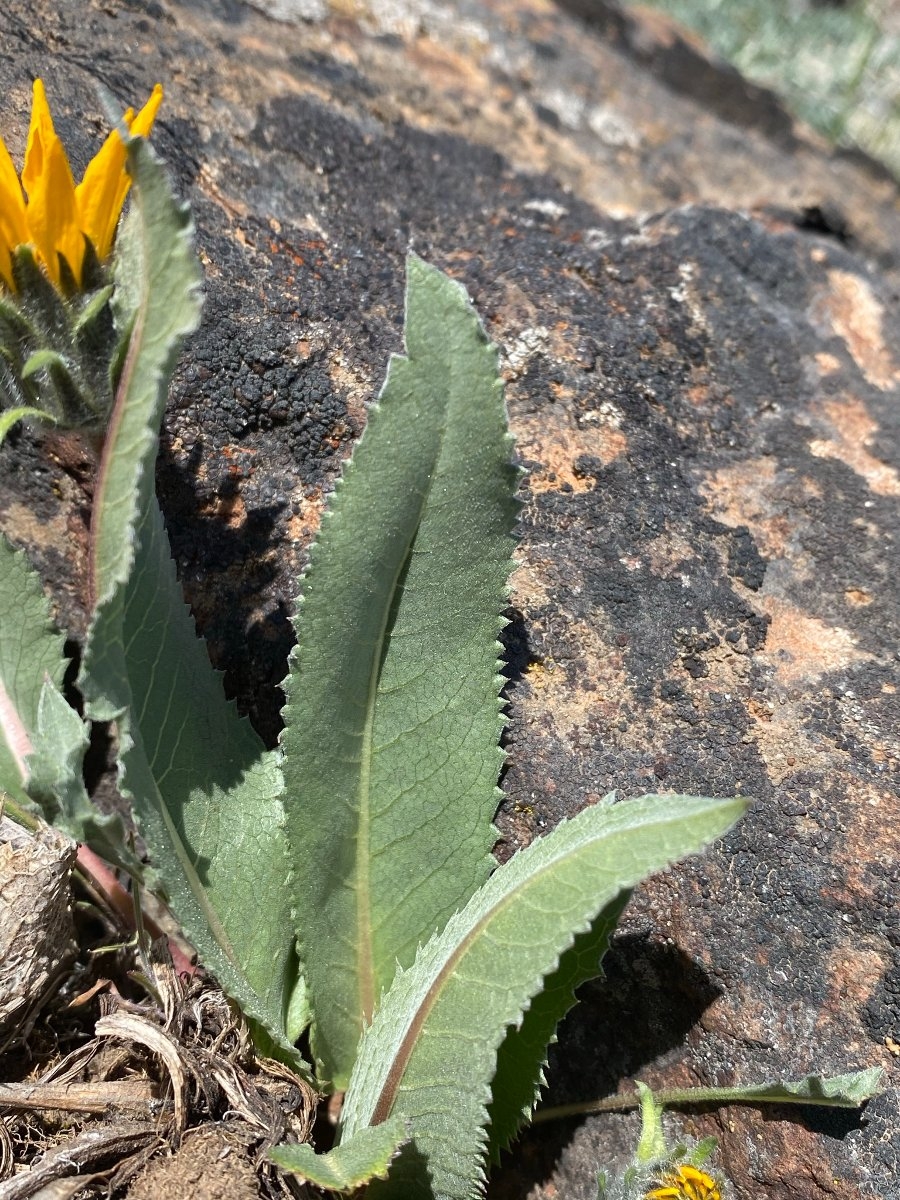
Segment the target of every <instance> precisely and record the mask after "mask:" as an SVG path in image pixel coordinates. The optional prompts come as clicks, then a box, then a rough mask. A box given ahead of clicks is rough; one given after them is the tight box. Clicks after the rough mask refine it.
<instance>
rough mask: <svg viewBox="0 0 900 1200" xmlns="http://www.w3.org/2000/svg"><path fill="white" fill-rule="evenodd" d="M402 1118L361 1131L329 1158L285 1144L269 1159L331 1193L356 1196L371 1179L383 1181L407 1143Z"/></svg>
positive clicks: (305, 1148) (272, 1153)
mask: <svg viewBox="0 0 900 1200" xmlns="http://www.w3.org/2000/svg"><path fill="white" fill-rule="evenodd" d="M408 1136H409V1135H408V1134H407V1131H406V1122H405V1120H404V1119H403V1117H402V1116H396V1117H390V1118H389V1119H388V1120H387V1121H385V1122H384V1124H383V1125H378V1126H377V1127H375V1128H372V1127H369V1128H366V1129H360V1131H359V1133H357V1134H356V1136H355V1137H352V1138H348V1140H347V1141H346V1142H343V1143H342V1144H341V1145H340V1146H337V1147H336V1148H335V1149H334V1150H331V1151H329V1153H328V1154H316V1152H315V1151H314V1150H313V1148H312V1146H308V1145H301V1146H291V1145H288V1144H287V1143H284V1144H282V1145H280V1146H276V1147H275V1148H274V1150H270V1151H269V1158H270V1159H271V1161H272V1162H273V1163H275V1164H276V1166H279V1167H281V1168H282V1170H285V1171H292V1172H294V1174H296V1175H301V1176H302V1177H303V1178H304V1179H306V1180H308V1181H309V1182H310V1183H315V1184H318V1186H319V1187H322V1188H328V1189H329V1190H330V1191H332V1192H353V1191H356V1189H357V1188H359V1187H362V1185H363V1184H364V1183H369V1181H370V1180H372V1179H384V1178H385V1176H386V1175H387V1172H388V1167H389V1166H390V1165H391V1162H392V1161H393V1160H394V1158H395V1156H396V1154H397V1151H398V1150H399V1149H400V1147H401V1146H402V1145H403V1144H404V1143H405V1142H406V1141H407V1140H408Z"/></svg>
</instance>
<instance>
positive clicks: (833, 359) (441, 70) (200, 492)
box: [0, 0, 900, 1200]
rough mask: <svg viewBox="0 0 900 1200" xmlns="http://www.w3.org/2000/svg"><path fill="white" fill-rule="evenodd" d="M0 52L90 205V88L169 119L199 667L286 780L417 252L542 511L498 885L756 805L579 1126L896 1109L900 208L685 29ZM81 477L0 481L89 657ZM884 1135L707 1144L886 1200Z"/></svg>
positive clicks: (110, 31)
mask: <svg viewBox="0 0 900 1200" xmlns="http://www.w3.org/2000/svg"><path fill="white" fill-rule="evenodd" d="M0 32H2V34H3V45H4V49H5V52H6V53H5V54H4V56H3V57H2V59H0V82H2V94H3V96H4V103H3V114H2V122H3V133H4V137H5V138H6V140H7V142H8V144H9V145H10V147H11V149H12V150H13V153H14V155H18V154H20V153H21V150H22V148H23V146H24V139H25V132H26V129H27V118H28V109H29V99H30V82H31V78H32V77H33V76H34V75H36V74H40V75H42V76H43V78H44V79H45V81H46V84H47V90H48V93H49V94H50V97H51V103H52V105H53V107H54V112H55V114H57V126H58V129H59V131H60V133H61V134H62V136H63V138H64V140H65V142H66V144H67V145H68V146H69V147H72V153H73V158H74V159H75V160H76V162H77V165H78V167H81V166H83V164H84V162H85V161H86V160H87V157H88V156H89V154H90V153H91V147H92V145H93V144H94V143H95V140H96V138H97V137H98V136H99V134H100V131H101V129H102V126H103V120H102V109H101V106H100V103H99V101H98V100H97V99H96V90H95V83H96V82H100V83H102V84H103V85H104V86H105V87H106V88H107V89H109V91H111V92H112V93H113V94H114V95H115V96H116V97H118V98H120V99H121V100H122V101H123V102H134V101H141V100H142V99H143V98H144V97H145V96H146V95H147V93H148V92H149V90H150V87H151V86H152V84H153V83H154V82H156V81H157V80H161V81H162V82H163V83H164V85H165V87H166V90H167V99H166V104H165V108H164V111H163V114H162V116H161V119H160V123H159V125H158V128H157V131H156V133H155V134H154V141H155V143H156V146H157V148H158V150H159V151H160V152H161V154H162V155H163V157H164V158H165V159H166V161H167V162H168V163H169V164H170V166H171V169H172V171H173V173H174V175H175V176H176V178H177V181H178V184H179V187H180V188H181V190H182V192H183V194H184V195H185V196H186V197H187V198H188V199H189V200H190V203H191V205H192V207H193V210H194V213H195V217H196V222H197V227H198V242H199V246H200V250H201V254H202V257H203V261H204V265H205V269H206V275H207V289H208V298H207V305H206V310H205V319H204V324H203V327H202V329H201V331H200V332H199V334H198V335H197V336H196V337H195V338H194V340H193V342H192V344H191V346H190V348H189V351H188V353H187V354H186V355H185V359H184V363H183V365H182V368H181V370H180V373H179V376H178V379H177V383H176V387H175V389H174V392H173V396H172V399H171V405H170V410H169V413H168V415H167V420H166V428H165V436H164V441H163V446H162V453H161V457H160V465H159V474H158V480H159V488H160V494H161V498H162V502H163V507H164V509H165V512H166V514H167V518H168V521H169V526H170V532H171V536H172V541H173V546H174V550H175V554H176V557H177V559H178V562H179V566H180V569H181V573H182V577H183V579H184V582H185V587H186V590H187V592H188V595H189V597H190V599H191V601H192V603H193V606H194V610H195V613H196V615H197V618H198V622H199V625H200V627H201V629H202V630H203V631H204V633H205V635H206V637H207V638H208V639H209V644H210V649H211V652H212V654H213V657H214V659H215V661H216V662H217V663H218V665H220V666H222V667H223V668H224V669H225V670H226V680H227V685H228V687H229V688H230V690H231V692H232V693H233V694H235V695H236V696H237V697H238V700H239V703H240V705H241V706H242V707H243V709H244V710H245V711H247V712H249V713H250V714H251V716H252V718H253V719H254V721H255V722H256V724H257V726H258V728H259V729H260V730H261V731H262V732H263V734H264V735H265V736H266V737H267V738H268V739H270V740H272V739H274V738H275V736H276V735H277V730H278V706H279V700H278V697H277V695H275V694H273V690H272V687H273V684H275V683H276V682H277V681H278V680H279V679H280V677H281V675H282V673H283V670H284V662H285V658H286V655H287V651H288V648H289V644H290V632H289V627H288V624H287V615H288V612H289V611H290V605H291V600H292V597H293V595H294V592H295V587H296V584H295V579H296V573H297V571H298V569H299V567H300V566H301V565H302V562H303V558H304V551H305V547H306V546H307V545H308V542H309V539H310V537H311V536H312V533H313V531H314V529H315V527H316V523H317V520H318V515H319V512H320V510H321V503H322V497H323V495H324V494H325V493H326V492H327V490H328V488H329V487H330V486H331V484H332V482H333V480H334V478H335V475H336V472H337V471H338V469H339V465H340V462H341V460H342V458H343V457H344V456H345V455H346V453H347V452H348V451H349V448H350V446H351V444H352V440H353V438H354V436H355V435H356V434H357V433H358V431H359V430H360V428H361V426H362V424H363V423H364V419H365V409H364V404H365V402H366V401H367V400H368V399H370V398H371V397H372V395H373V394H374V392H375V391H377V388H378V386H379V383H380V380H381V378H382V376H383V372H384V369H385V362H386V357H387V354H388V353H389V352H390V351H391V350H397V349H399V330H400V326H401V320H402V311H401V306H402V283H403V256H404V254H405V251H406V249H407V246H408V245H410V244H412V245H413V246H414V247H415V249H417V250H418V251H419V252H420V253H422V254H424V255H425V256H426V257H428V258H430V259H431V260H432V261H434V262H435V263H437V264H438V265H440V266H441V267H443V268H445V269H447V270H449V271H450V272H452V273H453V274H454V275H456V276H457V277H458V278H460V279H461V280H462V281H463V282H464V283H465V284H466V286H467V287H468V289H469V290H470V292H471V294H472V296H473V299H474V300H475V302H476V304H477V305H478V307H479V309H480V311H481V312H482V314H483V315H484V317H485V319H486V322H487V324H488V327H489V329H490V332H491V334H492V336H493V337H494V338H495V339H496V341H497V342H498V343H499V344H500V345H501V347H503V350H504V370H505V374H506V378H507V381H508V399H509V407H510V416H511V422H512V426H513V429H514V431H515V433H516V435H517V437H518V440H519V449H520V453H521V455H522V457H523V460H524V462H525V465H526V466H527V467H528V469H529V476H528V480H527V483H526V485H525V487H524V496H525V500H526V504H525V508H524V511H523V519H522V543H521V550H520V559H521V566H520V567H519V570H518V571H517V574H516V576H515V580H514V597H513V600H514V604H515V607H516V614H517V615H516V620H515V622H514V624H513V626H512V629H511V634H510V639H509V641H510V661H511V676H512V682H511V685H510V699H511V702H512V709H511V711H512V726H511V731H510V747H511V751H512V759H511V765H510V768H509V771H508V773H507V776H506V780H505V789H506V799H505V801H504V803H503V806H502V808H501V811H500V814H499V817H498V823H499V826H500V829H501V833H502V839H503V840H502V843H501V845H500V847H499V852H500V853H501V855H503V856H506V855H508V854H509V853H510V852H511V851H512V849H513V848H515V847H516V846H518V845H520V844H522V843H524V842H527V841H528V840H529V839H531V838H532V837H533V836H535V835H536V834H539V833H540V832H541V831H542V830H545V829H547V828H548V827H550V826H552V825H553V824H554V823H555V822H556V821H558V820H559V819H560V818H561V817H562V816H564V815H566V814H571V813H574V812H576V811H577V810H579V809H580V808H581V807H582V806H583V805H585V804H587V803H590V802H591V801H592V800H594V799H596V798H597V797H599V796H601V795H603V794H604V793H606V792H608V791H610V790H611V789H614V788H615V789H618V790H619V791H620V793H621V794H622V795H624V796H630V795H635V794H639V793H641V792H644V791H652V790H655V789H658V788H664V789H666V790H677V791H685V792H688V791H695V792H701V793H706V794H734V793H737V792H742V793H745V794H747V795H750V796H752V797H753V798H754V799H755V805H754V807H753V809H752V811H751V813H750V815H749V816H748V817H747V818H746V820H745V821H744V822H743V823H742V825H741V826H740V827H739V828H738V829H737V830H736V831H735V832H734V833H733V834H732V835H731V836H730V837H729V838H727V839H726V841H725V842H724V843H723V844H722V845H721V846H720V847H718V848H717V849H716V850H715V851H714V852H713V853H710V854H709V855H707V856H706V857H705V858H704V859H702V860H695V861H693V862H691V863H688V864H687V865H686V866H683V867H682V868H680V869H679V870H677V871H674V872H672V873H671V874H669V875H666V876H665V877H662V878H657V879H655V880H653V881H651V882H650V883H649V884H648V885H647V886H646V887H644V888H642V889H641V890H640V892H639V894H638V895H637V896H636V898H635V900H634V902H633V904H632V906H631V908H630V910H629V913H628V915H627V918H626V921H625V924H624V926H623V930H622V933H621V935H620V936H619V938H618V940H617V944H616V947H615V949H614V951H613V952H612V953H611V955H610V956H609V958H608V961H607V968H608V978H607V981H606V982H605V983H603V984H597V985H595V986H594V987H593V988H591V989H589V993H588V995H587V996H586V999H585V1002H584V1003H583V1004H582V1006H580V1008H579V1009H578V1010H577V1011H576V1013H575V1014H574V1015H573V1018H572V1019H570V1020H569V1022H567V1024H566V1026H565V1028H564V1030H563V1033H562V1036H561V1041H560V1046H559V1048H558V1053H556V1054H555V1055H554V1063H553V1069H552V1081H553V1093H552V1099H553V1100H556V1101H557V1102H562V1101H568V1100H574V1099H589V1098H591V1097H594V1096H598V1095H602V1094H604V1093H606V1092H608V1091H610V1090H613V1089H614V1088H615V1087H616V1086H617V1085H618V1084H619V1083H620V1082H621V1081H623V1080H624V1079H627V1078H631V1077H633V1076H634V1075H636V1074H638V1075H640V1077H641V1078H643V1079H645V1080H646V1081H647V1082H650V1083H652V1084H655V1085H680V1084H687V1083H692V1082H702V1083H713V1082H716V1083H730V1082H750V1081H754V1080H759V1079H766V1078H777V1077H781V1078H794V1077H798V1076H801V1075H803V1074H806V1073H808V1072H813V1071H815V1072H821V1073H840V1072H843V1071H846V1070H848V1069H851V1068H854V1067H861V1066H869V1065H874V1064H876V1063H881V1064H882V1065H884V1066H885V1067H888V1068H890V1067H891V1066H892V1062H893V1058H892V1056H894V1055H897V1054H898V1053H900V1047H898V1045H897V1042H898V1041H900V925H898V916H897V912H898V909H897V896H898V890H900V867H898V856H897V817H898V803H897V799H896V785H897V777H898V742H897V729H898V727H900V721H898V716H900V711H898V710H900V702H898V692H897V688H898V678H897V676H898V671H897V651H898V645H900V641H898V589H897V587H896V585H895V584H892V582H891V580H892V579H893V577H894V576H893V571H892V570H891V565H892V563H893V556H894V554H895V553H896V545H895V540H894V539H895V537H896V535H897V530H898V498H900V438H898V433H900V405H898V384H900V357H898V352H896V350H895V348H896V347H897V346H898V345H900V320H898V311H897V295H898V290H897V289H898V284H900V280H898V275H897V272H896V247H897V246H898V245H900V214H898V192H897V187H896V185H895V184H894V183H893V181H892V180H890V179H889V178H888V177H886V175H885V174H884V172H882V171H880V170H879V169H878V168H877V167H874V166H873V165H872V164H869V163H867V162H865V161H864V160H861V159H858V158H853V157H848V156H833V155H829V153H828V152H827V151H826V149H825V148H824V147H823V146H822V145H821V144H818V143H817V142H815V141H814V139H813V138H812V137H811V136H810V135H809V134H808V133H807V132H806V131H804V130H801V129H797V128H795V127H793V126H792V124H791V122H790V120H789V119H788V118H787V117H786V116H785V115H784V113H783V112H782V111H781V110H780V108H779V107H778V105H777V103H776V102H775V101H774V100H773V98H772V97H771V96H768V95H767V94H765V93H761V92H759V90H758V89H750V88H748V87H747V86H746V85H744V84H743V82H742V81H741V80H740V79H739V78H738V77H736V76H735V75H734V74H733V73H732V72H730V71H728V70H726V69H723V68H720V67H718V66H717V65H715V64H711V63H709V62H707V61H706V60H705V59H704V57H703V55H702V51H701V50H700V49H698V48H697V47H695V46H692V45H690V44H688V43H687V42H686V41H684V40H683V39H682V38H681V37H680V36H679V35H678V34H677V33H676V32H674V31H673V30H672V29H671V28H669V27H668V26H666V25H664V24H661V23H660V22H659V20H658V18H656V17H654V18H633V17H627V18H626V17H624V16H622V15H621V14H618V13H617V12H616V11H615V9H614V8H612V7H611V6H607V5H604V4H599V3H592V4H588V3H587V0H565V3H563V4H561V5H560V6H558V7H557V6H555V5H553V4H551V3H550V2H549V0H515V2H513V0H489V2H480V3H474V2H472V0H448V2H445V3H437V2H435V0H330V2H326V0H255V2H254V3H253V4H252V5H251V4H243V3H239V2H238V0H161V2H156V0H154V2H142V3H138V2H137V0H102V2H101V0H91V2H90V3H87V4H83V3H79V2H78V0H54V2H53V3H51V2H50V0H30V2H29V3H27V4H26V3H25V2H24V0H7V3H6V5H5V6H4V10H3V13H2V15H0ZM86 118H87V119H86ZM90 475H91V463H90V460H89V458H88V457H86V455H85V452H84V450H83V448H82V447H80V446H79V445H78V444H77V442H75V441H74V440H73V439H71V438H55V439H52V438H45V439H43V440H41V439H39V438H37V437H35V436H33V435H28V434H24V435H22V436H19V437H18V438H16V439H14V441H13V442H12V443H11V444H10V445H9V446H8V447H7V448H6V449H4V450H3V451H2V454H0V526H2V528H3V529H4V531H5V532H7V534H8V535H9V536H11V537H12V538H13V539H14V540H15V541H17V542H18V543H20V544H25V545H27V546H28V547H29V548H30V550H31V552H32V553H33V555H34V557H35V559H36V561H37V562H38V564H39V566H40V567H41V569H42V571H43V573H44V575H45V577H46V579H47V580H48V582H49V584H50V585H51V586H52V588H53V591H54V594H55V596H56V599H57V603H58V605H59V612H60V616H61V619H62V620H63V621H64V622H65V623H66V624H67V625H68V626H69V627H70V628H71V629H72V630H73V632H75V633H77V632H78V631H79V629H80V628H81V627H82V626H83V613H82V612H81V609H80V594H81V576H82V573H83V555H84V551H85V547H86V530H85V524H84V516H85V506H86V503H87V496H88V494H89V491H90ZM73 548H74V549H75V553H74V555H73V553H72V551H73ZM895 1079H896V1073H894V1080H895ZM892 1083H893V1081H892V1080H891V1079H890V1078H889V1084H892ZM896 1100H897V1093H896V1088H895V1086H891V1087H890V1089H889V1090H888V1092H886V1093H885V1095H884V1096H882V1097H881V1098H879V1099H878V1100H876V1101H875V1102H873V1103H871V1104H870V1105H869V1107H868V1109H867V1110H866V1112H865V1114H864V1115H863V1116H862V1117H859V1116H857V1115H856V1114H850V1115H841V1114H838V1115H835V1114H833V1113H832V1114H829V1113H824V1114H823V1113H822V1112H813V1111H811V1110H800V1111H794V1112H792V1113H789V1112H786V1111H781V1110H778V1111H769V1112H766V1113H763V1112H759V1111H756V1110H752V1109H737V1108H731V1109H728V1110H725V1111H723V1112H720V1113H719V1114H695V1115H693V1116H691V1117H686V1118H684V1119H683V1121H682V1123H681V1124H680V1126H679V1128H682V1129H686V1130H688V1131H689V1132H692V1133H694V1134H698V1135H699V1134H706V1133H710V1132H712V1133H715V1134H716V1136H718V1137H719V1139H720V1145H721V1155H720V1162H721V1164H722V1166H723V1168H724V1169H725V1170H726V1171H727V1173H728V1174H729V1176H730V1177H731V1178H732V1179H733V1180H734V1184H735V1193H736V1195H737V1196H738V1197H739V1198H740V1200H751V1197H753V1198H756V1197H759V1196H761V1195H771V1196H773V1197H775V1196H777V1197H779V1198H780V1197H790V1198H791V1200H824V1198H825V1197H829V1198H834V1197H837V1198H847V1200H849V1198H850V1197H856V1196H859V1195H864V1196H875V1197H881V1198H882V1200H890V1198H892V1197H896V1196H898V1195H900V1186H898V1184H897V1182H896V1181H897V1178H898V1176H900V1133H898V1128H897V1122H896V1111H897V1110H896ZM634 1135H635V1124H634V1121H633V1119H631V1118H610V1117H599V1118H591V1119H588V1120H584V1121H580V1122H567V1123H565V1124H561V1125H558V1126H543V1127H541V1128H540V1129H536V1130H534V1131H533V1132H531V1133H529V1134H528V1135H527V1136H526V1137H525V1138H524V1139H523V1141H522V1142H521V1143H520V1145H519V1147H518V1148H517V1149H516V1151H515V1152H514V1153H513V1154H511V1155H510V1156H508V1157H507V1158H506V1159H505V1161H504V1164H503V1166H502V1168H501V1169H500V1170H499V1171H498V1172H496V1173H495V1175H494V1177H493V1179H492V1183H491V1195H492V1196H494V1197H522V1196H526V1195H528V1196H530V1197H533V1198H534V1200H537V1198H538V1197H541V1198H546V1200H549V1198H550V1197H553V1196H559V1197H564V1198H565V1200H582V1198H583V1200H593V1197H594V1196H595V1195H596V1174H597V1170H598V1168H599V1167H600V1166H601V1165H603V1164H605V1163H608V1162H610V1161H612V1160H614V1159H615V1157H616V1156H617V1155H618V1156H620V1157H621V1156H622V1155H623V1154H626V1153H627V1151H628V1147H629V1146H630V1145H631V1144H632V1141H633V1137H634Z"/></svg>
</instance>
